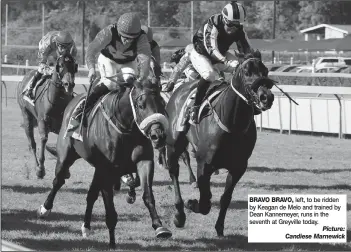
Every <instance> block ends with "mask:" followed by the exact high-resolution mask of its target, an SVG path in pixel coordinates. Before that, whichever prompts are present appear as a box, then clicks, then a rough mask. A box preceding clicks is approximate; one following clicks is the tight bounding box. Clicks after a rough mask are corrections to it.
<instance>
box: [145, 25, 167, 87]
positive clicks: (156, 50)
mask: <svg viewBox="0 0 351 252" xmlns="http://www.w3.org/2000/svg"><path fill="white" fill-rule="evenodd" d="M141 29H142V30H143V31H144V32H145V33H146V35H147V39H148V41H149V43H150V48H151V57H152V58H153V60H150V68H151V70H152V71H153V72H154V74H155V77H156V79H157V81H158V83H160V80H161V75H162V70H161V49H160V46H159V45H158V43H157V42H156V41H155V40H154V35H153V32H152V29H151V27H148V26H145V25H143V26H141Z"/></svg>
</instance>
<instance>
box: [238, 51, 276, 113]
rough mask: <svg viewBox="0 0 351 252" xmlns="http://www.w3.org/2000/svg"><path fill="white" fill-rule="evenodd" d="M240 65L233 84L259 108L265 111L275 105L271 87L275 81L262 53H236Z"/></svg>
mask: <svg viewBox="0 0 351 252" xmlns="http://www.w3.org/2000/svg"><path fill="white" fill-rule="evenodd" d="M236 56H237V57H238V59H239V65H238V67H237V68H236V70H235V73H234V76H233V78H232V82H231V85H232V86H233V88H235V89H236V90H240V92H241V93H242V95H243V96H244V97H245V98H246V99H247V102H248V103H250V104H251V103H253V104H254V105H255V106H256V107H257V108H258V109H259V110H261V111H265V110H267V109H270V108H271V107H272V105H273V101H274V95H273V93H272V92H271V90H270V89H271V88H272V86H273V84H274V81H273V80H271V79H270V78H268V69H267V67H266V66H265V65H264V64H263V62H262V59H261V53H260V52H259V51H254V52H252V53H249V54H239V53H236Z"/></svg>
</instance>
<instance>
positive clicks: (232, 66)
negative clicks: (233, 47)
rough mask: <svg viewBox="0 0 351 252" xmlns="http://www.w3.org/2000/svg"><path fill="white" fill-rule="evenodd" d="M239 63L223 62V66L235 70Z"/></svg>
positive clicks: (235, 61) (233, 61)
mask: <svg viewBox="0 0 351 252" xmlns="http://www.w3.org/2000/svg"><path fill="white" fill-rule="evenodd" d="M238 64H239V62H238V61H237V60H226V61H225V62H224V65H226V66H228V67H231V68H236V67H237V65H238Z"/></svg>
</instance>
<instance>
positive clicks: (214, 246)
mask: <svg viewBox="0 0 351 252" xmlns="http://www.w3.org/2000/svg"><path fill="white" fill-rule="evenodd" d="M349 234H350V231H348V235H349ZM197 241H201V242H203V243H205V244H207V245H208V246H207V247H208V249H210V250H228V249H240V250H245V251H254V250H260V251H279V250H285V251H286V250H292V251H299V250H307V251H311V250H313V251H325V250H327V251H328V250H329V251H348V250H350V246H348V247H347V245H345V244H330V243H328V244H323V243H248V241H247V236H244V235H228V236H225V237H223V238H217V239H208V238H202V239H198V240H197Z"/></svg>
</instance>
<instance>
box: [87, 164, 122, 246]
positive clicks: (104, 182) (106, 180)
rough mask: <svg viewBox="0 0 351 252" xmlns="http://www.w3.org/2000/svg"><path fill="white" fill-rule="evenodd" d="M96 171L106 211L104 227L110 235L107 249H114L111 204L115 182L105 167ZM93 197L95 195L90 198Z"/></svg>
mask: <svg viewBox="0 0 351 252" xmlns="http://www.w3.org/2000/svg"><path fill="white" fill-rule="evenodd" d="M96 169H99V170H98V171H97V173H98V174H97V176H98V177H99V181H101V183H100V186H101V194H102V198H103V200H104V205H105V211H106V225H107V228H108V232H109V235H110V243H109V247H110V248H111V249H114V248H116V240H115V228H116V224H117V212H116V210H115V206H114V203H113V184H114V182H115V181H114V180H113V176H111V174H109V170H108V169H106V167H96ZM94 178H95V176H94ZM94 196H95V195H93V196H92V197H94Z"/></svg>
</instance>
